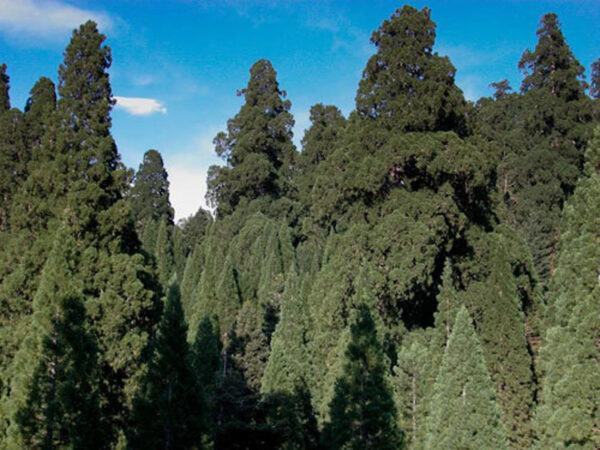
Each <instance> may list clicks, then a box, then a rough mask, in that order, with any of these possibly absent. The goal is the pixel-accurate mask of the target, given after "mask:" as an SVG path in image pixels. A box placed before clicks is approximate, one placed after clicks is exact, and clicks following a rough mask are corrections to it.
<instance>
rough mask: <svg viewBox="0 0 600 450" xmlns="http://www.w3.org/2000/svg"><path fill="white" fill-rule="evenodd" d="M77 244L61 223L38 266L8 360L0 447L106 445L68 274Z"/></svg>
mask: <svg viewBox="0 0 600 450" xmlns="http://www.w3.org/2000/svg"><path fill="white" fill-rule="evenodd" d="M78 250H79V249H78V246H77V244H76V242H75V240H74V239H73V237H72V236H71V235H70V233H69V232H68V230H67V228H66V227H64V226H63V227H61V228H60V229H59V230H58V232H57V233H56V237H55V242H54V247H53V250H52V252H51V254H50V257H49V259H48V261H47V262H46V264H45V266H44V271H43V274H42V279H41V282H40V287H39V289H38V292H37V293H36V296H35V300H34V305H33V310H34V311H33V316H32V320H31V324H30V328H29V333H28V334H27V337H26V338H25V340H24V342H23V345H22V346H21V348H20V349H19V353H18V354H17V355H16V357H15V359H14V362H13V364H14V365H15V367H16V370H15V377H14V379H13V380H12V382H11V393H10V397H9V399H8V400H9V402H8V406H9V407H8V409H9V410H10V411H11V412H12V416H11V423H10V426H9V430H8V438H7V445H8V447H11V446H14V447H15V448H16V447H27V448H30V447H35V448H38V447H39V448H57V447H69V448H80V449H83V448H107V445H106V442H105V441H104V440H103V438H102V428H101V422H100V404H99V395H98V387H99V383H100V378H99V375H100V372H99V367H98V364H97V347H96V345H95V343H94V340H93V338H92V336H91V334H90V333H89V330H88V326H87V320H86V313H85V308H84V299H83V295H82V285H81V283H80V282H78V281H77V280H76V279H75V276H74V269H75V267H76V265H77V259H78V258H79V256H80V255H79V251H78ZM103 442H104V443H103Z"/></svg>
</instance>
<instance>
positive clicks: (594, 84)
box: [590, 58, 600, 99]
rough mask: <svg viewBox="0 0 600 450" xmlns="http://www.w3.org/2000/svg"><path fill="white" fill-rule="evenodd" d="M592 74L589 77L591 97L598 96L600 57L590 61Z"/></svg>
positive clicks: (599, 94)
mask: <svg viewBox="0 0 600 450" xmlns="http://www.w3.org/2000/svg"><path fill="white" fill-rule="evenodd" d="M591 72H592V76H591V78H590V95H591V96H592V98H595V99H599V98H600V58H598V59H597V60H596V61H594V62H593V63H592V70H591Z"/></svg>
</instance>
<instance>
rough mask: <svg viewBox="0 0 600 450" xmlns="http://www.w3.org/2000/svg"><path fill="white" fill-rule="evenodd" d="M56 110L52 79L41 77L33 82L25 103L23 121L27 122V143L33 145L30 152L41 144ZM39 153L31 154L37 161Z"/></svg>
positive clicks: (54, 88)
mask: <svg viewBox="0 0 600 450" xmlns="http://www.w3.org/2000/svg"><path fill="white" fill-rule="evenodd" d="M55 111H56V86H54V83H53V82H52V80H50V79H49V78H46V77H41V78H40V79H39V80H37V81H36V82H35V84H34V85H33V87H32V88H31V91H29V98H28V99H27V103H26V104H25V122H26V124H27V130H26V133H27V143H28V145H30V146H33V147H34V150H32V153H34V152H35V150H36V149H37V148H38V147H40V146H41V145H42V138H43V136H44V133H45V131H46V130H47V129H48V128H49V127H50V126H51V124H50V121H51V120H52V118H53V116H54V113H55ZM40 156H41V155H35V154H33V155H32V159H34V160H36V161H37V162H38V163H39V161H40V159H41V158H40Z"/></svg>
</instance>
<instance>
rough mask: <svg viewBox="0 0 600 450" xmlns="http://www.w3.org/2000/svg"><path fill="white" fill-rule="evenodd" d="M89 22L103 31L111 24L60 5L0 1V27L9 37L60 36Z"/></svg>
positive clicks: (28, 0)
mask: <svg viewBox="0 0 600 450" xmlns="http://www.w3.org/2000/svg"><path fill="white" fill-rule="evenodd" d="M90 19H91V20H93V21H95V22H96V23H97V24H98V26H99V27H100V29H101V30H103V31H106V30H108V29H110V28H111V27H112V25H113V21H112V20H111V18H110V17H109V16H108V15H107V14H105V13H101V12H95V11H89V10H85V9H81V8H77V7H75V6H71V5H69V4H66V3H64V2H59V1H39V0H37V1H36V0H0V26H1V27H2V28H3V29H4V31H8V32H11V33H13V34H16V33H25V34H27V35H33V36H44V37H49V36H56V35H59V36H64V34H65V33H66V32H69V31H71V30H73V29H74V28H76V27H77V26H79V25H80V24H82V23H84V22H86V21H87V20H90Z"/></svg>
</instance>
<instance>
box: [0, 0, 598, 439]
mask: <svg viewBox="0 0 600 450" xmlns="http://www.w3.org/2000/svg"><path fill="white" fill-rule="evenodd" d="M435 37H436V25H435V23H434V22H433V21H432V19H431V11H430V10H429V9H428V8H423V9H422V10H417V9H415V8H413V7H410V6H404V7H402V8H401V9H398V10H396V11H395V12H394V13H393V14H392V16H391V17H390V18H389V19H387V20H384V21H383V23H382V24H381V26H380V27H379V28H378V29H377V30H375V31H374V32H373V34H372V36H371V42H372V43H373V45H374V46H375V48H376V51H375V53H374V54H373V55H372V56H371V57H370V58H369V60H368V61H367V63H366V66H365V69H364V71H363V74H362V77H361V80H360V82H359V85H358V89H357V93H356V107H355V109H354V110H353V111H352V112H351V113H350V114H349V116H348V117H344V115H343V114H342V113H341V111H340V110H339V109H338V108H337V107H336V106H333V105H323V104H316V105H314V106H313V107H312V108H311V110H310V121H311V123H310V126H309V128H308V129H307V130H305V133H304V136H303V138H302V141H301V146H302V148H301V149H300V150H298V149H296V147H295V145H294V144H293V141H292V137H293V136H292V128H293V126H294V118H293V116H292V115H291V113H290V108H291V102H290V100H288V99H286V93H285V91H284V90H283V89H282V88H281V87H280V86H279V84H278V81H277V73H276V71H275V69H274V68H273V66H272V64H271V62H270V61H268V60H266V59H261V60H259V61H257V62H256V63H254V64H253V65H252V67H251V68H250V78H249V81H248V84H247V86H246V87H245V88H244V89H242V90H241V91H239V95H241V96H243V98H244V104H243V105H242V107H241V108H240V110H239V112H238V113H237V114H236V115H235V116H234V117H232V118H231V119H230V120H229V121H228V122H227V127H226V130H225V131H223V132H220V133H219V134H218V135H217V136H216V137H215V139H214V145H215V151H216V153H217V155H218V156H220V157H221V158H222V159H223V165H219V166H212V167H211V168H210V170H209V173H208V194H207V200H208V201H209V202H210V204H211V206H212V207H213V208H214V215H213V214H211V213H210V212H209V211H205V210H203V209H200V210H199V211H198V212H197V213H196V214H194V215H193V216H191V217H189V218H187V219H185V220H182V221H180V222H179V223H175V221H174V212H173V208H172V206H171V204H170V201H169V181H168V174H167V172H166V170H165V168H164V165H163V160H162V157H161V154H160V152H159V151H157V150H154V149H152V150H149V151H148V152H146V154H145V155H144V159H143V161H142V162H141V164H140V166H139V169H138V170H137V171H136V172H134V171H133V170H131V169H128V168H127V167H125V166H124V164H123V163H122V162H121V159H120V155H119V153H118V150H117V146H116V144H115V141H114V140H113V138H112V136H111V133H110V128H111V116H110V112H111V109H112V106H113V105H114V99H113V96H112V91H111V86H110V82H109V75H108V69H109V67H110V65H111V62H112V59H111V51H110V48H109V47H108V46H106V45H105V36H104V35H102V34H101V33H100V32H99V31H98V29H97V26H96V24H95V23H93V22H91V21H90V22H87V23H85V24H83V25H81V26H80V27H79V28H78V29H76V30H74V32H73V35H72V38H71V41H70V43H69V45H68V46H67V48H66V50H65V52H64V61H63V63H62V64H61V65H60V67H59V72H58V86H56V85H55V84H54V82H53V81H52V80H50V79H48V78H45V77H42V78H40V79H39V80H38V81H37V82H36V84H35V85H34V87H33V88H32V89H31V92H30V97H29V98H28V100H27V103H26V105H25V107H24V109H23V111H21V110H19V109H17V108H12V109H11V104H10V98H9V81H10V80H9V76H8V75H7V67H6V65H2V66H0V202H1V204H0V206H1V207H0V350H1V351H0V448H6V449H16V448H44V449H52V448H85V449H92V448H98V449H104V448H132V449H138V448H139V449H147V448H157V449H158V448H163V449H201V448H215V449H254V448H256V449H258V448H282V449H322V448H324V449H399V448H410V449H421V448H425V449H436V448H440V449H447V448H473V449H482V448H489V449H499V448H539V449H541V448H544V449H546V448H566V447H569V448H582V449H593V448H598V446H600V377H599V376H598V374H599V373H600V297H599V295H600V294H599V293H600V291H599V285H600V282H599V280H600V245H598V244H599V240H600V233H599V231H600V225H599V223H598V219H597V217H598V212H599V211H600V127H598V122H599V119H600V101H599V100H598V98H599V97H600V59H599V60H598V61H596V62H595V63H594V64H593V65H592V68H591V76H590V83H589V84H588V83H587V82H586V79H585V77H584V68H583V67H582V66H581V64H580V63H579V62H578V61H577V59H576V58H575V56H574V54H573V53H572V51H571V49H570V47H569V46H568V44H567V42H566V39H565V37H564V36H563V34H562V31H561V29H560V22H559V20H558V17H557V16H556V14H553V13H548V14H545V15H544V16H543V17H542V19H541V22H540V25H539V29H538V31H537V43H536V44H535V47H533V50H525V51H524V52H523V55H522V57H521V59H520V61H519V62H518V68H519V69H520V70H521V71H522V72H523V80H522V84H521V86H520V89H519V90H518V91H513V89H512V88H511V87H510V86H509V84H508V82H507V81H506V80H500V81H497V82H494V83H492V86H493V88H494V90H495V92H494V94H493V96H492V97H489V98H481V99H480V100H478V101H477V102H470V101H467V100H465V98H464V96H463V93H462V91H461V90H460V89H459V88H458V86H457V85H456V84H455V80H454V76H455V72H456V69H455V67H454V66H453V65H452V63H451V61H450V60H449V58H448V57H446V56H443V55H439V54H438V53H437V52H435V50H434V45H435Z"/></svg>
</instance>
